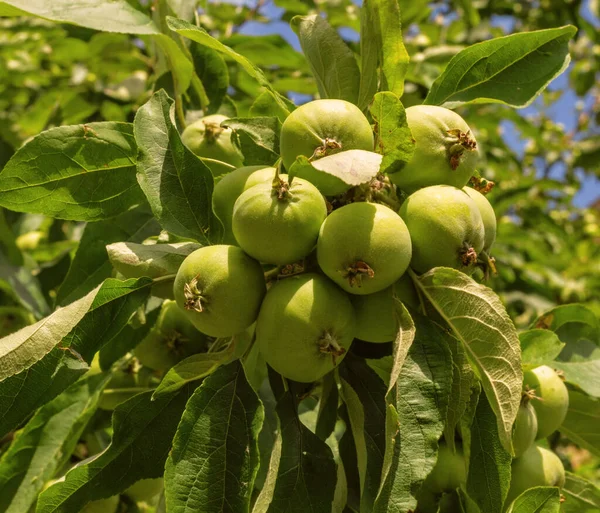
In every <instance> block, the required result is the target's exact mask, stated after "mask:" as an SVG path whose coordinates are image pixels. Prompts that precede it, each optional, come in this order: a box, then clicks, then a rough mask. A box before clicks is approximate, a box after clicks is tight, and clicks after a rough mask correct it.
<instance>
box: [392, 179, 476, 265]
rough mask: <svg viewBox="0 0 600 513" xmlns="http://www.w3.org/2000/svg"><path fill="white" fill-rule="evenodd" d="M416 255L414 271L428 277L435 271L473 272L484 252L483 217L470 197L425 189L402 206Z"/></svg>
mask: <svg viewBox="0 0 600 513" xmlns="http://www.w3.org/2000/svg"><path fill="white" fill-rule="evenodd" d="M400 215H401V216H402V218H403V219H404V221H405V222H406V226H408V231H409V232H410V238H411V240H412V246H413V253H412V260H411V263H410V265H411V267H412V268H413V269H414V270H415V271H416V272H418V273H424V272H427V271H429V269H432V268H434V267H440V266H442V267H453V268H454V269H458V270H460V271H463V272H471V271H472V270H473V268H474V264H475V263H476V261H477V254H478V253H479V252H480V251H481V250H482V249H483V244H484V237H485V234H484V228H483V221H482V219H481V214H480V213H479V209H478V208H477V205H476V204H475V202H474V201H473V200H472V199H471V198H470V197H469V195H468V194H467V193H466V192H464V191H462V190H461V189H457V188H456V187H451V186H449V185H436V186H433V187H425V188H424V189H420V190H418V191H417V192H415V193H413V194H411V195H410V196H409V197H408V198H407V199H406V200H405V201H404V203H403V204H402V207H401V208H400Z"/></svg>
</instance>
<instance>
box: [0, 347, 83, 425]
mask: <svg viewBox="0 0 600 513" xmlns="http://www.w3.org/2000/svg"><path fill="white" fill-rule="evenodd" d="M88 370H89V366H88V365H87V363H86V362H85V361H83V360H79V359H77V357H75V355H73V354H71V353H70V352H68V351H65V350H63V349H62V348H60V347H55V348H54V349H52V351H50V352H49V353H48V354H47V355H46V356H44V357H43V358H42V359H41V360H39V361H38V362H36V363H35V364H33V365H32V366H31V367H29V368H28V369H26V370H24V371H22V372H20V373H19V374H15V375H14V376H11V377H10V378H6V379H4V380H2V381H1V382H0V411H2V416H0V437H3V436H4V435H6V434H7V433H8V432H10V431H12V430H13V429H15V428H16V427H18V426H19V425H21V424H22V423H23V422H24V421H25V420H26V419H27V418H28V417H29V416H31V414H32V413H33V412H34V411H35V410H36V409H37V408H39V407H40V406H43V405H44V404H46V403H47V402H49V401H51V400H52V399H54V398H55V397H56V396H57V395H59V394H60V393H61V392H62V391H63V390H65V389H66V388H67V387H69V386H70V385H71V384H72V383H74V382H75V381H76V380H77V379H78V378H79V377H80V376H81V375H82V374H85V373H86V372H87V371H88Z"/></svg>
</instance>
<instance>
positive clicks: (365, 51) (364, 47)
mask: <svg viewBox="0 0 600 513" xmlns="http://www.w3.org/2000/svg"><path fill="white" fill-rule="evenodd" d="M370 4H371V1H370V0H364V1H363V8H362V9H361V10H360V62H361V67H360V85H359V91H358V101H357V105H358V107H359V108H360V109H361V110H365V109H366V108H367V106H368V105H369V104H370V103H371V101H372V99H373V96H375V93H376V92H377V88H378V86H379V84H378V82H379V73H378V67H379V50H380V48H379V41H378V37H377V29H376V27H375V20H374V19H373V13H372V12H371V11H372V9H371V8H370Z"/></svg>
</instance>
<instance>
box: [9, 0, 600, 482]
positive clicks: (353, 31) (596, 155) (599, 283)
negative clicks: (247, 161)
mask: <svg viewBox="0 0 600 513" xmlns="http://www.w3.org/2000/svg"><path fill="white" fill-rule="evenodd" d="M128 1H129V3H130V4H132V5H133V6H134V7H136V8H137V9H139V10H141V11H144V12H147V13H148V14H150V15H154V16H156V11H157V9H156V7H157V4H158V3H160V4H161V5H164V2H165V1H166V0H150V1H145V0H128ZM399 3H400V4H401V8H402V15H403V32H404V38H405V45H406V46H407V49H408V52H409V54H410V56H411V63H410V69H409V72H408V76H407V83H406V88H405V94H404V96H403V97H402V101H403V103H404V105H405V106H410V105H414V104H419V103H422V101H423V99H424V98H425V96H426V94H427V90H428V89H429V87H430V86H431V84H432V83H433V81H434V80H435V79H436V78H437V77H438V76H439V75H440V74H441V72H442V70H443V69H444V67H445V66H446V64H447V63H448V62H449V60H450V59H451V58H452V57H453V56H454V55H455V54H456V53H457V52H459V51H460V50H461V49H463V48H464V47H466V46H468V45H472V44H474V43H477V42H479V41H484V40H487V39H490V38H492V37H498V36H502V35H506V34H511V33H516V32H522V31H529V30H537V29H543V28H549V27H558V26H563V25H566V24H573V25H575V26H577V28H578V33H577V35H576V37H575V39H574V40H573V41H572V43H571V56H572V61H571V64H570V66H569V67H568V69H567V71H566V72H565V73H564V74H563V75H562V76H561V77H559V78H558V79H557V80H556V81H555V82H554V83H552V84H551V86H550V87H549V88H548V89H547V90H546V91H545V92H544V93H543V94H542V95H541V96H539V97H538V98H537V99H536V100H535V101H534V102H533V103H532V104H531V105H530V106H528V107H526V108H524V109H521V110H513V109H511V108H509V107H506V106H503V105H499V104H481V105H468V106H465V107H463V108H461V109H460V111H459V112H460V114H461V115H462V116H463V117H465V119H466V120H467V121H468V123H469V124H470V126H471V127H472V129H473V130H474V132H475V135H476V137H477V139H478V141H479V143H480V147H481V148H482V161H481V166H480V173H481V175H482V176H483V177H485V178H487V179H488V180H492V181H494V182H495V184H496V185H495V187H494V189H493V190H492V192H491V193H490V194H489V195H488V198H489V199H490V201H491V202H492V203H493V205H494V207H495V209H496V213H497V216H498V220H499V231H498V239H497V242H496V245H495V247H494V251H493V254H494V256H495V258H496V263H497V268H498V274H497V275H496V276H494V277H492V279H491V283H490V286H491V287H492V288H494V289H495V290H496V291H497V292H498V293H499V294H500V295H501V296H502V299H503V300H504V302H505V304H506V305H507V308H508V311H509V313H510V315H511V316H512V318H513V319H514V321H515V323H516V325H517V327H518V328H526V327H528V326H529V325H530V324H531V323H532V322H533V321H534V320H535V319H536V318H537V317H538V316H539V315H540V314H541V313H542V312H545V311H547V310H549V309H550V308H552V307H553V306H555V305H560V304H565V303H570V302H581V303H584V304H586V305H587V306H589V307H590V308H592V309H593V310H595V312H596V313H597V314H599V315H600V87H599V82H598V77H599V76H600V73H599V72H600V12H599V11H600V7H599V1H598V0H585V1H579V0H571V1H565V0H536V1H532V0H528V1H524V2H514V1H512V0H476V1H471V0H455V1H444V2H434V3H431V2H427V1H421V0H400V2H399ZM168 5H169V9H170V10H171V12H172V14H176V15H178V16H179V17H183V18H187V19H189V20H190V21H194V22H196V23H197V24H198V25H200V26H202V27H203V28H204V29H206V30H207V31H209V32H210V33H211V34H212V35H213V36H215V37H217V38H219V39H220V40H221V41H222V42H223V43H225V44H227V45H228V46H230V47H232V48H233V49H234V50H235V51H236V52H238V53H240V54H242V55H244V56H246V57H247V58H248V59H250V60H251V61H252V62H254V63H255V64H257V65H258V66H259V67H260V68H261V69H263V70H264V71H265V73H266V75H267V77H268V78H269V80H270V81H271V83H272V84H273V86H274V87H275V88H276V89H277V90H278V91H279V92H281V93H283V94H285V95H286V96H287V97H288V98H290V99H291V100H292V101H294V102H295V103H297V104H299V103H303V102H306V101H309V100H311V99H313V98H315V97H316V95H317V91H316V85H315V82H314V80H313V79H312V77H311V75H310V72H309V67H308V64H307V62H306V60H305V59H304V57H303V55H302V53H301V52H300V45H299V42H298V38H297V37H296V35H295V34H294V32H293V31H292V29H291V28H290V26H289V21H290V20H291V19H292V17H293V16H295V15H298V14H310V13H320V14H322V15H324V16H326V17H327V19H328V21H329V23H330V24H331V25H332V26H334V27H335V28H336V29H337V30H338V31H339V33H340V34H341V36H342V37H343V38H344V40H345V41H346V42H347V43H348V45H349V46H350V47H351V48H352V49H353V50H354V51H355V52H356V54H357V55H358V54H359V52H360V42H359V34H358V30H359V28H360V7H359V3H357V2H353V1H351V0H266V1H263V0H248V1H242V0H240V1H237V2H231V1H230V2H214V1H210V2H206V1H197V0H169V2H168ZM189 44H190V45H191V46H190V47H189V50H190V55H191V57H192V58H193V60H194V65H195V69H196V73H197V74H198V76H199V78H200V79H201V80H202V83H203V86H204V90H205V93H206V96H207V97H208V99H209V100H210V102H211V103H210V105H209V106H208V108H207V109H206V111H207V112H211V113H212V112H222V113H224V114H226V115H231V116H234V115H238V116H247V115H249V113H250V107H251V105H252V103H253V102H254V100H255V98H256V97H257V96H259V94H260V93H261V91H260V86H258V85H257V83H256V82H255V81H254V80H253V79H251V78H250V77H249V76H248V75H247V74H246V73H245V72H243V71H242V70H241V69H240V68H239V66H237V65H236V64H235V63H234V62H232V61H231V62H229V61H225V60H224V59H223V58H222V57H221V56H220V54H217V53H215V52H213V51H210V50H206V49H205V48H204V47H200V46H199V45H196V44H195V43H189ZM224 68H226V69H227V73H226V74H223V73H221V71H222V70H223V69H224ZM507 87H510V84H507ZM159 88H165V89H167V91H169V92H171V94H172V92H173V82H172V80H171V77H170V73H169V71H168V67H167V66H166V64H165V62H164V58H163V57H162V55H161V53H160V52H158V51H157V50H156V48H155V47H154V44H153V43H152V41H151V40H150V39H147V38H143V37H142V38H138V37H136V36H129V35H124V34H115V33H100V32H95V31H93V30H89V29H85V28H81V27H75V26H72V25H66V24H65V25H57V24H55V23H50V22H46V21H43V20H40V19H34V18H25V17H24V18H18V17H17V18H3V19H0V168H1V167H3V166H4V164H5V163H6V162H7V161H8V159H9V158H10V156H11V155H12V154H13V152H14V151H15V150H16V149H17V148H19V147H20V146H21V145H22V144H23V143H24V142H26V141H27V140H28V139H29V138H31V137H33V136H34V135H36V134H38V133H39V132H41V131H43V130H46V129H49V128H51V127H54V126H59V125H67V124H75V123H86V122H92V121H103V120H109V121H127V122H131V121H133V117H134V115H135V112H136V110H137V109H138V108H139V107H140V106H141V105H142V104H143V103H144V102H145V101H146V100H147V99H148V98H149V96H150V95H151V94H152V92H153V91H154V90H157V89H159ZM184 107H185V109H186V112H187V117H188V120H191V119H194V118H196V117H198V116H199V115H201V114H202V113H201V112H200V111H201V98H200V97H199V95H198V90H197V88H191V89H190V90H188V92H187V93H186V95H185V97H184ZM82 231H83V224H82V223H74V222H67V221H61V220H53V219H49V218H45V217H44V216H39V215H31V214H17V213H14V212H9V211H1V210H0V336H5V335H7V334H9V333H11V332H13V331H16V330H17V329H19V328H20V327H22V326H24V325H27V324H30V323H31V322H32V321H33V320H35V319H38V318H41V317H42V316H44V315H46V314H47V313H49V312H50V311H51V309H52V306H53V304H54V300H55V298H56V292H57V290H58V288H59V287H60V284H61V283H62V281H63V279H64V277H65V276H66V273H67V271H68V270H69V266H70V264H71V262H72V259H73V255H74V252H75V250H76V247H77V244H78V240H79V238H80V237H81V234H82ZM565 451H578V450H577V449H576V448H573V446H566V448H565ZM568 456H569V460H570V461H571V462H576V464H577V466H578V471H580V472H582V473H583V474H584V475H586V476H587V477H589V478H592V479H598V462H597V460H594V459H590V458H589V454H588V453H585V451H583V452H576V453H573V454H570V453H569V454H568Z"/></svg>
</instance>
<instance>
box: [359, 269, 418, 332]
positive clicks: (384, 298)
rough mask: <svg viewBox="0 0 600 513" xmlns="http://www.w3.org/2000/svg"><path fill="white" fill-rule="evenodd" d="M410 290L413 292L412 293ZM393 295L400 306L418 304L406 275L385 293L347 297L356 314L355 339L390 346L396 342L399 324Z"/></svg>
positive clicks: (385, 290)
mask: <svg viewBox="0 0 600 513" xmlns="http://www.w3.org/2000/svg"><path fill="white" fill-rule="evenodd" d="M411 289H412V290H411ZM394 295H395V296H396V298H397V299H398V300H400V301H402V302H405V301H406V300H408V304H409V305H411V306H415V307H416V306H417V305H418V304H419V300H418V298H417V297H416V291H415V290H414V286H413V285H412V282H411V279H410V277H409V276H408V275H407V274H404V275H402V278H400V279H399V280H398V281H397V282H396V283H394V284H393V285H392V286H391V287H388V288H387V289H383V290H380V291H379V292H375V293H373V294H367V295H364V296H363V295H360V296H359V295H356V294H353V295H352V296H351V297H350V301H351V302H352V306H353V307H354V311H355V312H356V338H358V339H360V340H364V341H366V342H374V343H383V342H391V341H393V340H394V339H395V338H396V333H397V331H398V323H397V320H396V313H395V305H394Z"/></svg>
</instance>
